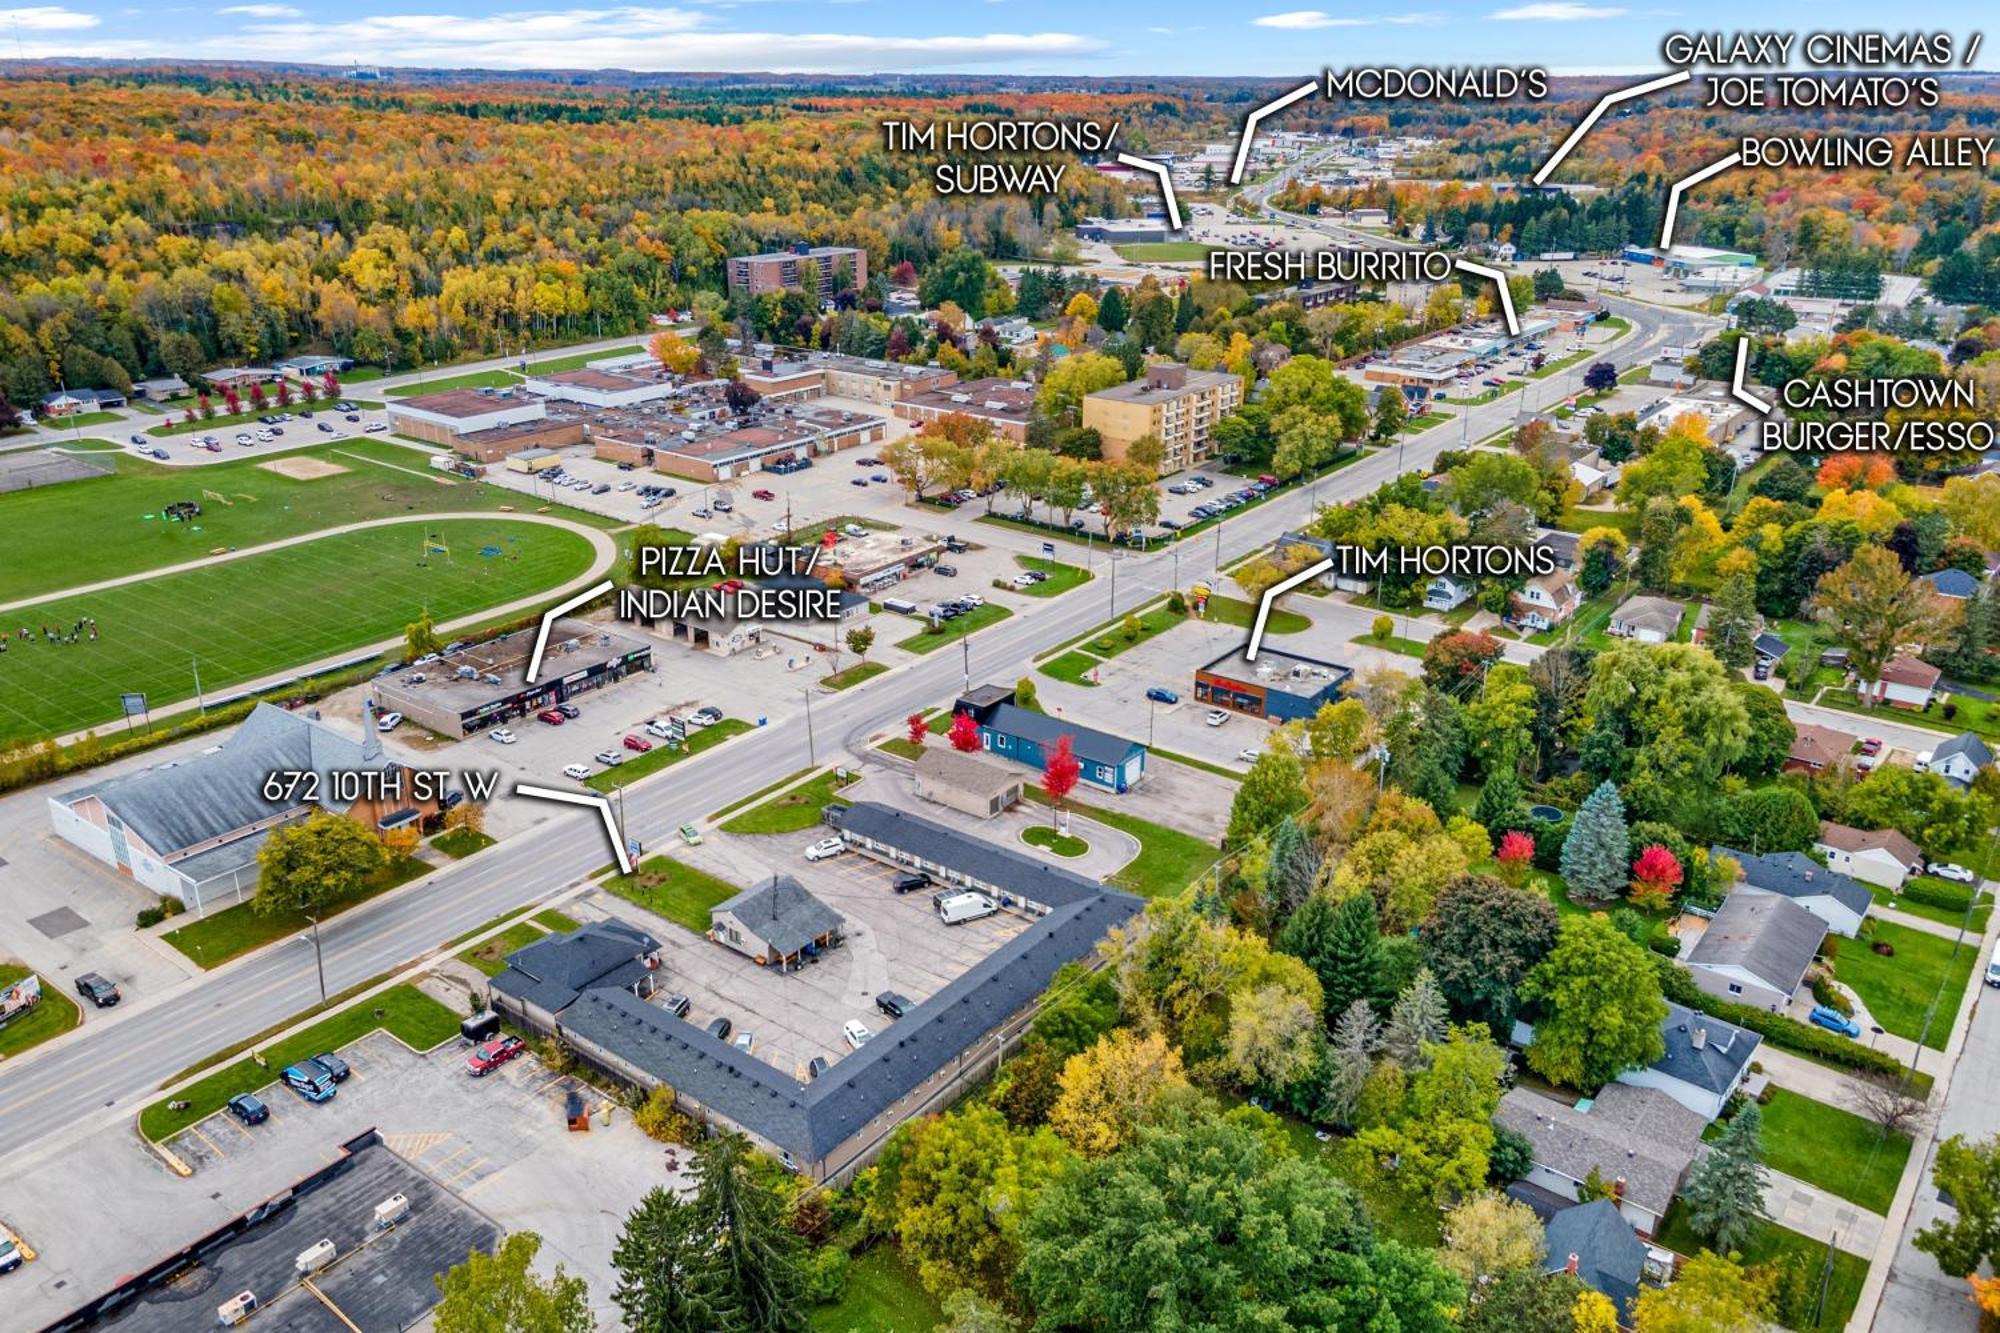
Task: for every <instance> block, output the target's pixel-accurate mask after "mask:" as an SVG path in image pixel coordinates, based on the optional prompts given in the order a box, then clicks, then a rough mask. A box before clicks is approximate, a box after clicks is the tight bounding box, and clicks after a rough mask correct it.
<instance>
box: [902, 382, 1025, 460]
mask: <svg viewBox="0 0 2000 1333" xmlns="http://www.w3.org/2000/svg"><path fill="white" fill-rule="evenodd" d="M890 410H891V411H893V412H894V413H895V414H896V415H897V416H899V417H901V418H902V419H903V420H905V421H913V422H916V423H917V424H918V425H919V426H921V425H923V424H924V423H926V422H931V421H937V420H940V419H941V418H944V417H949V416H966V417H971V418H972V419H973V420H974V421H983V422H985V423H986V424H987V425H989V426H991V427H993V431H994V434H996V435H1000V436H1002V437H1004V438H1006V439H1009V440H1012V441H1014V442H1015V443H1016V444H1025V443H1026V442H1027V439H1028V420H1029V418H1030V417H1032V416H1033V415H1034V412H1035V387H1034V386H1033V385H1032V384H1029V383H1028V382H1027V381H1026V380H1003V379H997V378H996V379H983V380H970V381H968V382H966V383H964V384H956V385H953V386H951V387H950V388H947V389H939V390H933V391H931V392H929V393H920V394H914V395H912V396H911V397H908V398H904V399H902V400H900V401H899V402H897V403H896V404H895V406H894V407H892V408H891V409H890Z"/></svg>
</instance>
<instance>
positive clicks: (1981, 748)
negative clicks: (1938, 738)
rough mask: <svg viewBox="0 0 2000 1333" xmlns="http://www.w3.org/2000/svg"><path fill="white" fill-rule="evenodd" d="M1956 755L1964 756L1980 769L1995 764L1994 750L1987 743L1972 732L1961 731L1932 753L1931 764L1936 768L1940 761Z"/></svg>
mask: <svg viewBox="0 0 2000 1333" xmlns="http://www.w3.org/2000/svg"><path fill="white" fill-rule="evenodd" d="M1955 754H1962V755H1964V756H1965V757H1966V758H1967V759H1970V760H1971V761H1972V762H1973V764H1974V765H1975V766H1977V767H1979V768H1984V767H1986V766H1987V765H1988V764H1990V763H1992V762H1993V750H1992V748H1991V747H1989V746H1988V745H1987V744H1986V742H1985V741H1983V740H1981V739H1980V738H1979V737H1978V736H1976V735H1974V734H1973V733H1972V732H1969V731H1961V732H1960V733H1959V734H1958V735H1956V736H1953V737H1952V738H1951V739H1950V740H1948V741H1946V742H1945V743H1944V744H1942V745H1940V746H1938V747H1937V748H1936V749H1935V750H1932V751H1931V764H1932V765H1933V766H1935V765H1936V764H1937V762H1938V761H1939V760H1940V759H1948V758H1950V757H1951V756H1952V755H1955Z"/></svg>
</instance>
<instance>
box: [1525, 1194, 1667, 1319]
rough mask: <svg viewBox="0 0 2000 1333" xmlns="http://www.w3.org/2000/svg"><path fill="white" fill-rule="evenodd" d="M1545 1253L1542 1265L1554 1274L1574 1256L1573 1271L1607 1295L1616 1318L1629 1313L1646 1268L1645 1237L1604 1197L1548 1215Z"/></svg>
mask: <svg viewBox="0 0 2000 1333" xmlns="http://www.w3.org/2000/svg"><path fill="white" fill-rule="evenodd" d="M1546 1234H1547V1236H1548V1243H1549V1253H1548V1258H1547V1259H1546V1260H1545V1261H1544V1262H1543V1264H1542V1267H1543V1269H1544V1270H1545V1271H1547V1272H1550V1273H1560V1272H1562V1271H1563V1269H1564V1268H1566V1267H1567V1266H1568V1264H1569V1257H1570V1256H1571V1255H1572V1254H1573V1255H1575V1256H1576V1275H1577V1276H1578V1277H1579V1278H1582V1279H1583V1280H1584V1281H1585V1282H1586V1283H1588V1284H1589V1285H1590V1286H1592V1287H1594V1288H1596V1289H1597V1290H1598V1291H1601V1292H1603V1293H1604V1294H1605V1295H1606V1296H1609V1297H1610V1298H1611V1301H1612V1304H1614V1305H1616V1306H1617V1307H1618V1313H1619V1315H1620V1317H1621V1322H1622V1321H1623V1319H1624V1318H1626V1317H1629V1315H1630V1313H1631V1309H1630V1307H1631V1304H1632V1301H1633V1299H1634V1298H1636V1297H1637V1296H1638V1294H1639V1275H1640V1273H1641V1272H1643V1271H1644V1270H1645V1267H1646V1242H1644V1241H1642V1240H1640V1239H1639V1234H1638V1233H1637V1232H1636V1231H1634V1230H1632V1224H1631V1223H1630V1222H1627V1221H1626V1220H1625V1216H1624V1214H1622V1213H1620V1212H1619V1211H1618V1205H1617V1204H1615V1203H1613V1202H1612V1201H1611V1200H1609V1199H1593V1200H1591V1201H1590V1202H1589V1203H1580V1204H1578V1205H1577V1206H1576V1207H1574V1208H1565V1209H1563V1210H1562V1211H1561V1212H1559V1213H1557V1214H1556V1215H1555V1216H1554V1217H1551V1218H1550V1219H1549V1224H1548V1226H1547V1228H1546Z"/></svg>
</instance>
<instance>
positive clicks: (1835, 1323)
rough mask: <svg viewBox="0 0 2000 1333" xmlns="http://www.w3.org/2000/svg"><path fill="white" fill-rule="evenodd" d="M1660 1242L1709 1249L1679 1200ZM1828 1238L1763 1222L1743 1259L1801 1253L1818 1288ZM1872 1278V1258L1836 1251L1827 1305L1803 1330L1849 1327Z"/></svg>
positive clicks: (1816, 1332) (1692, 1251) (1828, 1332)
mask: <svg viewBox="0 0 2000 1333" xmlns="http://www.w3.org/2000/svg"><path fill="white" fill-rule="evenodd" d="M1657 1239H1658V1241H1659V1242H1660V1244H1662V1245H1665V1246H1666V1247H1667V1248H1668V1249H1670V1250H1674V1251H1676V1252H1678V1253H1680V1254H1685V1255H1688V1256H1690V1257H1692V1256H1694V1255H1698V1254H1700V1253H1701V1252H1702V1251H1703V1250H1704V1249H1707V1248H1709V1247H1708V1246H1706V1245H1704V1244H1702V1241H1701V1238H1700V1237H1699V1236H1697V1235H1695V1234H1694V1232H1692V1231H1690V1230H1689V1229H1688V1224H1687V1213H1686V1210H1685V1209H1684V1208H1682V1207H1681V1205H1680V1203H1679V1202H1678V1201H1676V1202H1675V1203H1674V1204H1673V1205H1672V1206H1671V1207H1669V1208H1668V1209H1667V1216H1666V1219H1665V1220H1664V1221H1663V1222H1662V1223H1661V1224H1660V1234H1659V1236H1658V1237H1657ZM1826 1253H1827V1246H1826V1242H1825V1241H1818V1240H1814V1239H1813V1238H1812V1237H1810V1236H1801V1235H1800V1234H1799V1233H1798V1232H1796V1231H1789V1230H1787V1229H1785V1228H1784V1227H1781V1226H1779V1225H1777V1224H1776V1223H1775V1222H1763V1223H1759V1224H1758V1226H1757V1230H1756V1233H1755V1234H1754V1235H1753V1236H1752V1237H1751V1239H1750V1240H1749V1242H1748V1243H1746V1244H1745V1245H1744V1246H1743V1249H1742V1252H1741V1254H1740V1256H1739V1257H1740V1258H1741V1260H1742V1262H1743V1263H1744V1264H1746V1265H1748V1264H1765V1263H1771V1262H1773V1261H1775V1260H1779V1259H1784V1258H1786V1257H1787V1256H1790V1255H1794V1254H1796V1255H1801V1256H1803V1257H1804V1258H1805V1260H1806V1262H1807V1263H1808V1264H1809V1265H1810V1272H1811V1274H1812V1276H1813V1279H1814V1283H1813V1285H1814V1287H1815V1289H1817V1287H1818V1278H1819V1273H1820V1267H1821V1265H1822V1264H1823V1263H1825V1261H1826ZM1867 1280H1868V1261H1867V1260H1866V1259H1863V1258H1862V1257H1861V1256H1860V1255H1856V1254H1849V1253H1847V1252H1846V1251H1845V1250H1835V1251H1834V1252H1833V1278H1832V1281H1830V1282H1829V1283H1828V1284H1827V1290H1826V1304H1825V1306H1824V1307H1823V1308H1822V1309H1821V1311H1820V1317H1819V1319H1818V1321H1817V1322H1813V1323H1801V1324H1799V1325H1797V1327H1798V1328H1799V1329H1800V1333H1821V1331H1822V1330H1824V1333H1834V1330H1836V1329H1842V1328H1845V1327H1846V1326H1847V1320H1848V1317H1849V1316H1850V1315H1852V1314H1853V1313H1854V1306H1855V1303H1856V1302H1857V1301H1859V1300H1860V1299H1861V1285H1862V1284H1863V1283H1864V1282H1866V1281H1867Z"/></svg>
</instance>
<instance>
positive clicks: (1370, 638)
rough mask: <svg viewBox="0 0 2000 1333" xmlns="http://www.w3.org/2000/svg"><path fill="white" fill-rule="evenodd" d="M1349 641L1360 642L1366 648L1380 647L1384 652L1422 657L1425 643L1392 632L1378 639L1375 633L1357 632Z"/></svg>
mask: <svg viewBox="0 0 2000 1333" xmlns="http://www.w3.org/2000/svg"><path fill="white" fill-rule="evenodd" d="M1348 642H1349V643H1358V644H1360V645H1361V646H1362V647H1364V648H1380V649H1382V650H1383V651H1384V652H1391V653H1401V654H1402V655H1403V656H1405V657H1422V656H1423V655H1424V648H1425V645H1424V644H1421V643H1418V642H1417V641H1416V640H1415V639H1406V638H1404V637H1403V636H1402V635H1400V634H1391V635H1390V636H1389V637H1388V638H1386V639H1378V638H1376V637H1375V636H1374V635H1373V634H1357V635H1355V636H1354V637H1353V638H1352V639H1349V640H1348Z"/></svg>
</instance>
